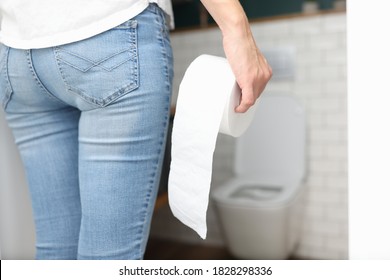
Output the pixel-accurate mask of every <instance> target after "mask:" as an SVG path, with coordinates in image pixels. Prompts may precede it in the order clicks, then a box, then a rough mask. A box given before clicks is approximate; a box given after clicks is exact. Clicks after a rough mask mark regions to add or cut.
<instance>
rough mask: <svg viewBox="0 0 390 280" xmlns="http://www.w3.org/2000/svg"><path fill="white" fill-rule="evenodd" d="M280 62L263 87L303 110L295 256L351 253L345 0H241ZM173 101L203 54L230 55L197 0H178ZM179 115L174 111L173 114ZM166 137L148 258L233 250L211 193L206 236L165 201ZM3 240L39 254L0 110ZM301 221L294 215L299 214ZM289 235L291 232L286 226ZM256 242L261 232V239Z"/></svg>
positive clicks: (221, 142) (218, 165)
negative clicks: (186, 223)
mask: <svg viewBox="0 0 390 280" xmlns="http://www.w3.org/2000/svg"><path fill="white" fill-rule="evenodd" d="M240 2H241V3H242V5H243V7H244V9H245V11H246V13H247V15H248V18H249V19H250V23H251V28H252V32H253V35H254V37H255V39H256V41H257V43H258V46H259V47H260V49H261V50H262V51H263V53H264V54H265V56H266V57H267V60H268V62H269V64H270V65H271V66H272V68H273V70H274V76H273V79H272V80H271V82H270V83H269V84H268V86H267V89H266V94H273V93H277V94H283V95H287V96H291V97H293V98H294V99H295V100H297V101H298V102H299V103H300V104H301V105H302V106H303V108H304V111H305V115H306V145H305V160H306V166H305V178H304V180H303V181H302V188H304V189H305V192H304V194H303V197H302V200H301V201H300V203H299V205H298V206H297V207H299V208H300V211H301V216H299V217H298V218H297V217H295V219H299V221H300V222H301V223H302V226H301V230H300V231H299V235H298V236H297V243H296V245H295V246H293V248H292V249H291V250H290V251H289V252H288V255H287V256H286V258H288V259H347V258H348V200H347V197H348V181H347V179H348V176H347V175H348V174H347V141H348V139H347V73H346V69H347V59H346V58H347V54H346V31H347V30H346V1H341V0H335V1H332V0H317V1H315V0H314V1H303V0H273V1H265V0H264V1H250V0H242V1H240ZM173 7H174V13H175V25H176V29H175V30H173V31H172V33H171V41H172V46H173V51H174V59H175V60H174V63H175V65H174V67H175V79H174V91H173V100H172V107H173V108H174V106H175V104H176V99H177V93H178V88H179V84H180V81H181V79H182V77H183V75H184V72H185V70H186V68H187V67H188V65H189V64H190V63H191V62H192V60H194V59H195V58H196V57H197V56H198V55H200V54H211V55H217V56H224V52H223V49H222V45H221V34H220V31H219V29H218V28H217V27H216V26H215V24H214V22H213V20H212V19H211V18H210V16H209V15H208V14H207V11H206V10H205V9H204V8H203V6H202V5H201V4H200V2H199V1H197V0H174V1H173ZM173 117H174V115H172V119H173ZM236 141H237V140H236V139H234V138H232V137H229V136H225V135H221V134H220V135H219V136H218V139H217V145H216V150H215V153H214V162H213V177H212V184H211V185H212V186H211V193H213V192H214V191H215V190H217V189H218V187H219V186H221V185H223V184H224V183H225V182H227V181H229V180H230V179H231V178H232V177H234V163H235V160H236V158H235V154H234V150H235V148H234V147H235V145H236ZM169 144H170V142H169V141H168V145H167V150H166V161H165V166H164V170H163V174H162V180H161V186H160V192H159V193H160V195H159V198H158V200H157V204H156V209H155V213H154V217H153V221H152V228H151V235H150V242H149V244H148V248H147V252H146V255H145V258H146V259H234V258H239V257H237V256H236V255H235V254H234V253H232V251H231V249H230V247H229V246H228V244H227V241H226V232H225V230H224V228H223V227H221V221H220V217H219V216H218V215H217V213H216V207H215V203H214V201H213V200H210V204H209V210H208V216H207V225H208V235H207V238H206V240H202V239H200V238H199V237H198V236H197V235H196V233H195V232H193V231H192V230H191V229H189V228H187V227H186V226H184V225H183V224H181V223H180V222H179V221H178V220H176V218H174V217H173V216H172V213H171V211H170V209H169V206H168V204H167V196H166V188H167V186H166V182H167V174H168V171H169V168H168V167H169V150H170V149H169ZM0 195H1V196H0V250H1V257H2V259H33V258H34V230H33V222H32V214H31V210H30V208H31V206H30V202H29V199H28V191H27V186H26V182H25V179H24V174H23V170H22V167H21V162H20V159H19V155H18V153H17V150H16V147H15V146H14V144H13V140H12V136H11V133H10V131H9V129H8V127H7V126H6V123H5V120H4V115H3V112H0ZM292 222H294V220H293V221H292ZM285 234H286V235H289V232H286V233H285ZM259 242H262V241H261V240H260V241H259Z"/></svg>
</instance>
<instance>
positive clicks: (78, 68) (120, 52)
mask: <svg viewBox="0 0 390 280" xmlns="http://www.w3.org/2000/svg"><path fill="white" fill-rule="evenodd" d="M58 49H59V50H60V52H63V53H67V54H69V55H72V56H75V57H77V58H80V59H81V60H84V61H86V62H88V63H90V64H91V65H90V66H89V67H87V68H84V69H83V68H80V67H78V66H77V65H75V64H73V63H71V62H69V61H67V60H65V59H64V58H61V56H59V57H58V59H59V60H61V61H62V62H63V63H65V64H67V65H69V66H71V67H73V68H75V69H77V70H79V71H81V72H83V73H85V72H87V71H88V70H90V69H92V68H93V67H100V68H102V69H104V70H106V71H108V72H110V71H112V70H114V69H115V68H117V67H119V66H121V65H122V64H124V63H126V62H127V61H129V60H133V59H134V57H132V56H129V57H128V58H127V59H126V60H124V61H121V62H119V63H117V64H114V65H113V66H112V67H104V66H103V65H102V64H103V63H104V62H105V61H107V60H109V59H110V58H113V57H115V56H117V55H119V54H122V53H125V52H131V48H127V49H124V50H121V51H118V52H116V53H114V54H112V55H110V56H108V57H105V58H103V59H101V60H99V61H93V60H91V59H88V58H86V57H83V56H80V55H78V54H76V53H74V52H71V51H68V50H65V49H62V48H58Z"/></svg>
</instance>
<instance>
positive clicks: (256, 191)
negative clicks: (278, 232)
mask: <svg viewBox="0 0 390 280" xmlns="http://www.w3.org/2000/svg"><path fill="white" fill-rule="evenodd" d="M300 185H301V182H299V181H296V182H292V181H291V182H281V181H276V180H265V179H256V178H248V177H236V178H233V179H231V180H229V181H227V182H226V183H225V184H223V185H221V186H219V187H218V188H217V189H215V190H214V191H213V194H212V196H213V199H214V200H215V201H216V202H217V203H218V204H225V205H229V206H232V207H237V208H256V209H265V208H278V207H286V206H287V205H288V204H290V203H292V201H294V198H295V197H296V194H298V191H299V187H300Z"/></svg>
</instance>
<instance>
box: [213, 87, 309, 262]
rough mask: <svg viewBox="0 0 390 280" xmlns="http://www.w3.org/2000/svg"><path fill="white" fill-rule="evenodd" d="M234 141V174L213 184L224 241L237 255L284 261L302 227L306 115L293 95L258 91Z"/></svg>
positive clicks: (296, 240)
mask: <svg viewBox="0 0 390 280" xmlns="http://www.w3.org/2000/svg"><path fill="white" fill-rule="evenodd" d="M258 101H259V104H258V107H257V110H256V114H255V116H254V119H253V121H252V123H251V125H250V127H249V128H248V130H247V131H246V132H245V133H244V134H243V135H242V136H241V137H239V138H237V139H236V145H235V166H234V171H235V176H234V177H233V178H232V179H230V180H229V181H227V182H226V183H224V184H223V185H220V186H215V188H214V189H213V192H212V195H211V196H212V200H213V202H214V205H215V209H216V212H217V216H218V219H219V221H220V225H221V229H222V232H223V235H224V238H225V242H226V245H227V247H228V249H229V251H230V252H231V254H232V255H233V256H235V257H236V258H239V259H268V260H278V259H287V258H289V257H290V256H291V254H292V253H293V251H294V249H295V248H296V246H297V244H298V240H299V236H300V229H301V225H302V211H301V209H302V207H301V205H302V198H303V194H304V187H303V180H304V177H305V173H306V172H305V113H304V110H303V107H302V105H301V104H300V103H299V102H298V101H297V100H296V99H295V98H293V97H292V96H289V95H283V94H268V93H263V95H262V96H261V98H260V99H259V100H258Z"/></svg>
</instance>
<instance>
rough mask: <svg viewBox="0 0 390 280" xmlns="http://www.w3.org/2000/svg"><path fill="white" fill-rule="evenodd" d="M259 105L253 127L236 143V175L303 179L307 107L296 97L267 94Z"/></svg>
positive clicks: (262, 97) (285, 179)
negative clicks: (304, 107) (305, 108)
mask: <svg viewBox="0 0 390 280" xmlns="http://www.w3.org/2000/svg"><path fill="white" fill-rule="evenodd" d="M258 102H259V104H258V107H257V110H256V113H255V116H254V119H253V121H252V123H251V125H250V127H249V128H248V129H247V131H246V132H245V133H244V134H243V135H242V136H241V137H239V138H237V140H236V141H237V142H236V151H235V152H236V160H235V172H236V174H237V175H239V176H241V175H243V176H245V175H253V174H256V176H259V178H261V177H267V178H270V177H271V178H272V177H275V178H278V179H282V180H283V181H289V180H294V181H295V180H297V179H298V180H299V179H303V176H304V173H305V114H304V110H303V106H302V105H301V104H299V103H298V102H297V100H296V99H295V98H293V97H292V96H288V95H280V94H278V95H277V94H269V93H263V94H262V96H261V97H260V99H259V100H258Z"/></svg>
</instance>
